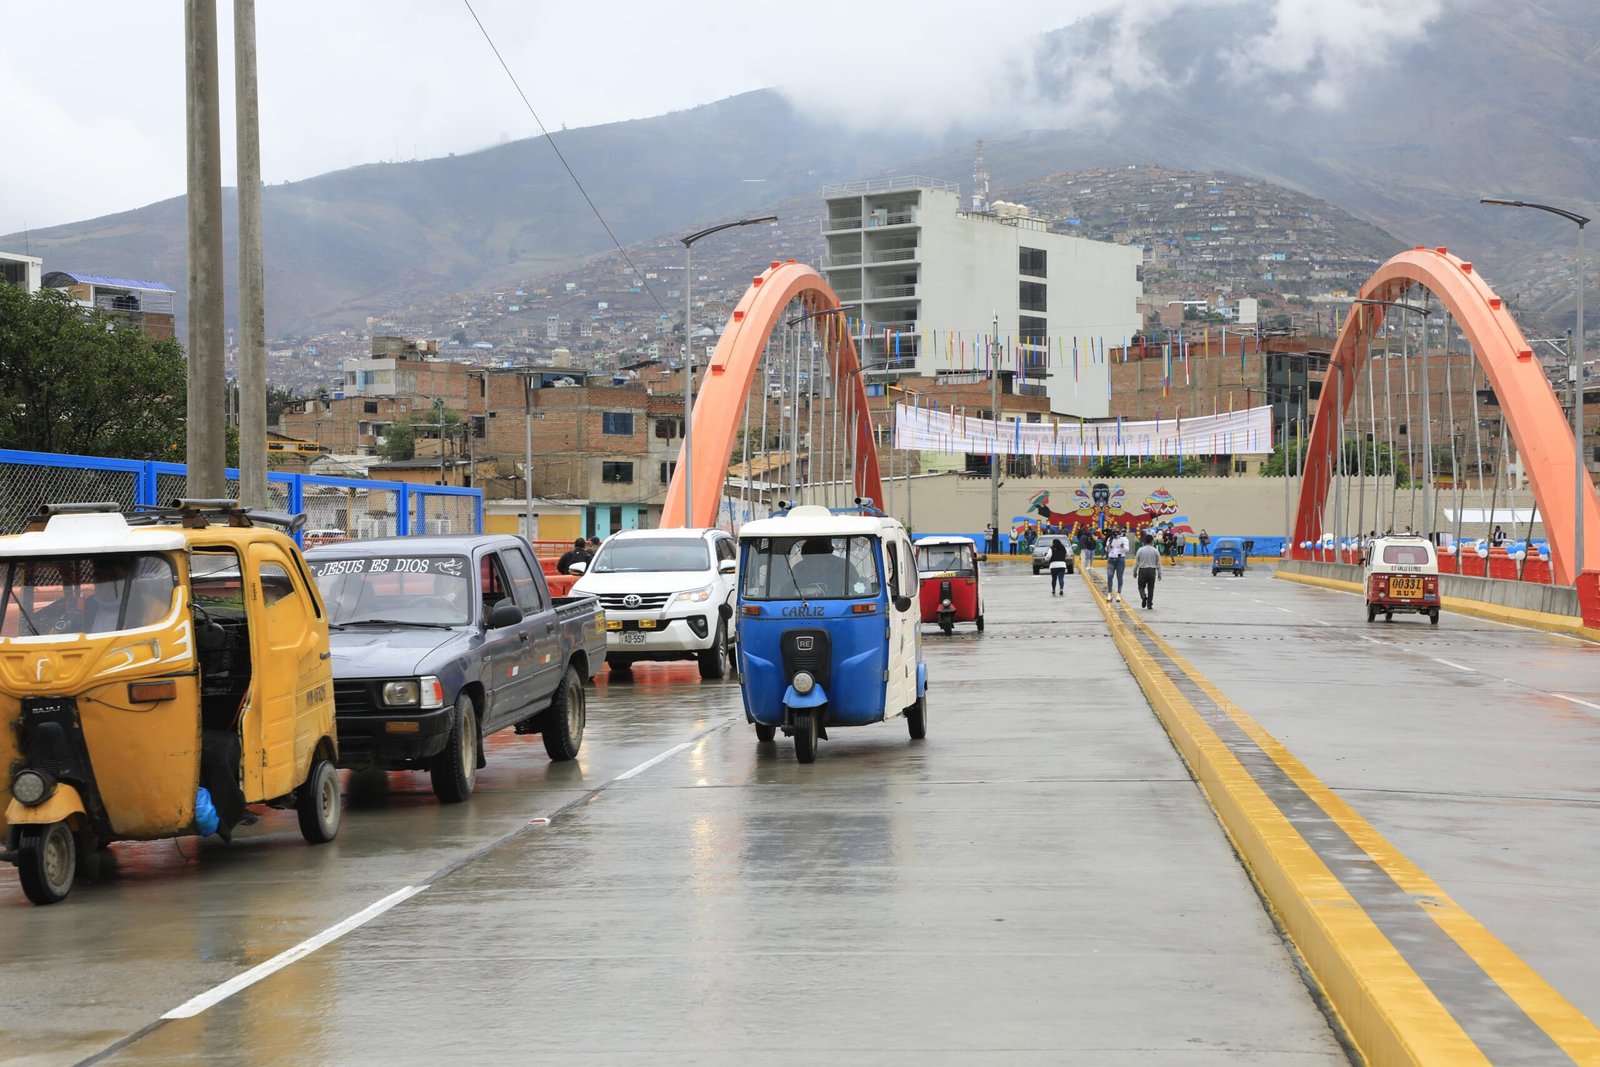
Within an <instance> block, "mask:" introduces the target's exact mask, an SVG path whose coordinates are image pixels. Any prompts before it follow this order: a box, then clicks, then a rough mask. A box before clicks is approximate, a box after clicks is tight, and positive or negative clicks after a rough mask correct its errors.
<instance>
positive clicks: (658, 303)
mask: <svg viewBox="0 0 1600 1067" xmlns="http://www.w3.org/2000/svg"><path fill="white" fill-rule="evenodd" d="M461 2H462V3H463V4H464V5H466V8H467V14H469V15H471V16H472V21H473V22H476V23H477V24H478V32H479V33H481V34H483V39H484V40H485V41H486V42H488V45H489V50H490V51H491V52H493V53H494V58H495V59H497V60H499V62H500V69H501V70H503V71H505V72H506V77H507V78H510V79H511V87H512V88H513V89H515V90H516V91H517V95H518V96H519V97H521V98H522V104H523V106H524V107H526V108H527V109H528V114H530V115H532V116H533V121H534V122H535V123H536V124H538V127H539V132H540V133H542V134H543V135H544V139H545V142H546V143H547V144H549V145H550V151H552V152H554V153H555V154H556V158H557V159H559V160H560V161H561V165H562V166H563V167H564V168H566V171H567V177H569V178H571V179H572V184H573V185H575V186H577V188H578V192H579V193H580V194H582V196H583V199H584V202H585V203H587V204H588V205H589V210H590V211H592V212H594V217H595V218H596V219H598V220H599V222H600V227H601V228H602V229H604V230H605V231H606V236H607V237H609V238H611V243H612V244H613V245H615V246H616V249H617V253H618V254H619V255H621V256H622V261H623V262H624V263H626V264H627V265H628V269H629V270H631V271H632V272H633V276H634V277H635V278H637V279H638V280H639V284H640V285H641V286H643V287H644V291H645V292H646V293H649V294H650V299H651V300H653V301H654V302H655V305H656V307H658V308H660V309H661V311H662V313H663V314H668V312H667V307H666V305H665V304H663V303H662V302H661V300H660V298H659V297H657V296H656V292H655V290H654V289H652V288H650V283H649V282H648V281H646V280H645V277H644V275H643V274H641V273H640V271H639V268H638V267H637V266H635V265H634V262H633V260H632V259H630V258H629V256H628V252H627V250H626V249H625V248H623V247H622V242H621V241H619V240H617V235H616V234H614V233H612V232H611V225H610V224H609V223H607V222H606V219H605V216H604V215H602V214H600V209H599V208H598V207H596V206H595V202H594V200H593V198H591V197H590V196H589V190H587V189H585V188H584V187H583V183H582V182H581V181H579V180H578V175H577V174H576V173H575V172H574V171H573V169H572V165H571V164H570V163H568V162H567V157H566V156H564V155H562V154H561V149H560V148H558V147H556V142H555V138H553V137H551V136H550V131H549V130H547V129H545V126H544V120H543V119H541V118H540V117H539V113H538V112H537V111H535V110H534V109H533V104H532V103H531V102H530V101H529V100H528V94H527V93H525V92H523V91H522V85H521V84H520V83H519V82H518V81H517V76H516V75H515V74H513V73H511V67H510V66H509V65H508V64H507V63H506V60H505V57H504V56H502V55H501V54H500V49H499V47H498V46H497V45H496V44H495V43H494V38H493V37H491V36H489V31H488V29H487V28H486V27H485V26H484V24H483V20H482V19H480V18H479V17H478V13H477V12H476V11H474V10H473V9H472V0H461ZM683 328H684V338H685V341H687V339H688V330H689V324H688V323H687V322H685V323H684V327H683ZM687 347H688V346H687V344H685V349H687ZM688 506H689V504H688V503H686V504H685V507H688ZM684 514H685V515H687V514H688V512H687V511H685V513H684Z"/></svg>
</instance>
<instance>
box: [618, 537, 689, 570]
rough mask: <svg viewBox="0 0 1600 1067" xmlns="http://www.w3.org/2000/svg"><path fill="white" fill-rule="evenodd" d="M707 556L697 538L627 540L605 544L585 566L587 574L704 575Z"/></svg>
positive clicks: (635, 538)
mask: <svg viewBox="0 0 1600 1067" xmlns="http://www.w3.org/2000/svg"><path fill="white" fill-rule="evenodd" d="M710 569H711V555H710V553H708V552H707V551H706V543H705V542H704V541H702V540H701V539H700V538H698V537H696V538H693V539H691V538H688V537H630V538H628V539H627V540H626V541H607V542H606V543H605V544H603V545H601V546H600V554H599V555H598V556H596V557H595V558H594V562H593V563H591V564H590V565H589V573H590V574H620V573H624V572H628V571H708V570H710Z"/></svg>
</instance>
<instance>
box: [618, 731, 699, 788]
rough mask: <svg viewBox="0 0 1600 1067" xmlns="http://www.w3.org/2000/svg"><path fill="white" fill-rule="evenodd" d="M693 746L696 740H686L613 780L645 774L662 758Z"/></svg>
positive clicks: (669, 756) (625, 779) (667, 757)
mask: <svg viewBox="0 0 1600 1067" xmlns="http://www.w3.org/2000/svg"><path fill="white" fill-rule="evenodd" d="M693 746H694V742H693V741H685V742H684V743H683V744H681V745H674V746H672V747H671V748H669V749H667V750H666V751H665V752H663V753H661V754H660V755H659V756H651V757H650V758H649V759H647V760H645V761H644V762H643V763H641V764H639V766H637V767H635V768H633V769H632V770H631V771H623V772H622V773H621V774H619V775H617V776H616V777H615V778H613V779H611V780H612V781H613V782H625V781H627V780H628V779H629V778H632V777H633V776H634V775H636V774H643V773H644V772H645V771H648V770H649V769H650V768H651V767H654V766H655V765H656V764H658V763H660V762H661V761H662V760H666V759H671V758H672V757H673V756H676V755H677V754H678V753H680V752H682V751H683V750H684V749H686V748H691V747H693Z"/></svg>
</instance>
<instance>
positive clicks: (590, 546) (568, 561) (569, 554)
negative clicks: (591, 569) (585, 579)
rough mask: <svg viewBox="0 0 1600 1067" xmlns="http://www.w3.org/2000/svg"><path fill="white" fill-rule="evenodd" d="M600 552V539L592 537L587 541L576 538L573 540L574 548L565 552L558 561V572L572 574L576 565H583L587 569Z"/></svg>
mask: <svg viewBox="0 0 1600 1067" xmlns="http://www.w3.org/2000/svg"><path fill="white" fill-rule="evenodd" d="M598 551H600V538H598V537H591V538H589V539H588V540H587V541H585V540H584V539H583V538H581V537H574V538H573V539H572V547H571V548H569V549H567V551H565V552H563V553H562V554H561V558H560V559H558V560H556V572H557V573H559V574H571V573H572V565H573V564H574V563H582V564H583V565H584V566H585V567H587V566H588V565H589V563H590V562H591V561H592V560H593V559H594V554H595V553H596V552H598Z"/></svg>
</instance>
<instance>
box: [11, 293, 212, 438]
mask: <svg viewBox="0 0 1600 1067" xmlns="http://www.w3.org/2000/svg"><path fill="white" fill-rule="evenodd" d="M187 395H188V369H187V366H186V363H185V361H184V355H183V346H182V345H180V344H178V342H177V341H170V340H169V341H155V340H152V339H151V338H149V337H147V336H145V335H144V334H143V333H141V332H140V331H139V330H136V329H133V328H131V327H126V326H123V325H122V324H120V323H119V322H117V321H116V320H115V319H114V318H113V317H111V316H108V315H105V314H103V313H101V312H87V313H86V312H85V311H84V309H83V308H82V307H80V306H79V305H78V304H76V303H75V302H73V300H72V299H71V298H69V297H68V296H67V295H66V294H65V293H63V292H60V291H58V290H53V289H47V290H45V291H43V292H41V293H39V294H37V295H33V294H29V293H28V292H26V291H24V290H23V289H21V288H19V287H16V286H9V285H0V448H16V449H27V450H31V451H36V452H71V453H77V454H80V455H91V456H112V457H116V458H121V459H165V460H180V461H181V460H182V458H183V447H184V439H185V434H184V420H185V407H186V399H185V398H186V397H187ZM216 417H217V418H219V419H220V418H222V417H223V414H222V412H220V411H219V412H217V413H216Z"/></svg>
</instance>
